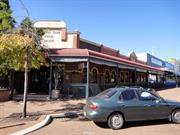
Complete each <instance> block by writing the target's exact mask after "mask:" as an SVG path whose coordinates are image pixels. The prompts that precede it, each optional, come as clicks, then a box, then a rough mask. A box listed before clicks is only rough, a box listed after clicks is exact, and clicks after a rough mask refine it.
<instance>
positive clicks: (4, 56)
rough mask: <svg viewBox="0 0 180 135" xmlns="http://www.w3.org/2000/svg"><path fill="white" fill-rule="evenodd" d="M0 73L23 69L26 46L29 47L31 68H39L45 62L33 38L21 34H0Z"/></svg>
mask: <svg viewBox="0 0 180 135" xmlns="http://www.w3.org/2000/svg"><path fill="white" fill-rule="evenodd" d="M0 39H1V40H0V74H7V72H8V71H9V70H16V71H17V70H21V71H23V70H24V64H25V52H26V47H29V52H30V56H29V57H30V65H29V67H31V68H39V67H40V65H42V64H44V63H45V59H44V56H43V54H42V53H41V52H40V50H38V49H37V48H36V47H35V45H34V42H33V38H30V37H28V36H24V35H21V34H18V33H16V34H8V35H7V34H4V35H1V36H0Z"/></svg>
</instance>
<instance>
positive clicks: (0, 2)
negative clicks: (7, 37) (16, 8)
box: [0, 0, 15, 33]
mask: <svg viewBox="0 0 180 135" xmlns="http://www.w3.org/2000/svg"><path fill="white" fill-rule="evenodd" d="M11 14H12V12H11V10H10V6H9V1H8V0H0V33H2V32H4V31H7V30H9V29H12V28H13V27H14V24H15V20H14V18H13V17H12V15H11Z"/></svg>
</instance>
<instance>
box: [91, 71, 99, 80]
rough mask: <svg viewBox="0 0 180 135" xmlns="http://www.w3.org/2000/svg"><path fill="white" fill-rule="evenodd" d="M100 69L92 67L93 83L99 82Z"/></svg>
mask: <svg viewBox="0 0 180 135" xmlns="http://www.w3.org/2000/svg"><path fill="white" fill-rule="evenodd" d="M97 74H98V71H97V69H96V68H93V69H92V83H97V77H98V75H97Z"/></svg>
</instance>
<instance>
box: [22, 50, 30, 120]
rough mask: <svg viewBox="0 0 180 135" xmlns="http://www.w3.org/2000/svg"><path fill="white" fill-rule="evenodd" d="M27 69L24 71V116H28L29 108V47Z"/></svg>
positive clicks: (26, 59) (26, 60)
mask: <svg viewBox="0 0 180 135" xmlns="http://www.w3.org/2000/svg"><path fill="white" fill-rule="evenodd" d="M25 57H26V58H25V71H24V98H23V115H22V117H23V118H25V117H26V110H27V109H26V108H27V91H28V65H29V47H27V48H26V56H25Z"/></svg>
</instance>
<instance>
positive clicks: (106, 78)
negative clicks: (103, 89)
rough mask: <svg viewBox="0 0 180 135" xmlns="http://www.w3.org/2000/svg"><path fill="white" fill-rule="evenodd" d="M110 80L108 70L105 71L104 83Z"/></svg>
mask: <svg viewBox="0 0 180 135" xmlns="http://www.w3.org/2000/svg"><path fill="white" fill-rule="evenodd" d="M109 82H110V73H109V70H106V71H105V83H109Z"/></svg>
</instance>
